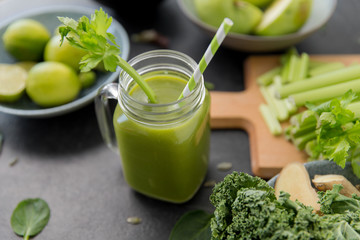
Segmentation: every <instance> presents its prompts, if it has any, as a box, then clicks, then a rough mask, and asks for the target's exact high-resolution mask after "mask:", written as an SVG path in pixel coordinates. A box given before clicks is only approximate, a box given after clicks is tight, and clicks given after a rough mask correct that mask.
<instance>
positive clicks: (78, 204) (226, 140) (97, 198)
mask: <svg viewBox="0 0 360 240" xmlns="http://www.w3.org/2000/svg"><path fill="white" fill-rule="evenodd" d="M29 2H31V4H30V3H28V1H25V0H23V1H19V0H17V1H16V0H0V21H1V18H4V17H6V16H9V15H10V14H11V13H12V12H16V11H20V10H24V9H26V8H29V7H31V6H33V5H36V4H42V3H43V2H46V3H48V1H41V0H34V1H29ZM62 2H63V3H64V2H73V3H74V4H85V3H84V1H62ZM140 3H141V1H140ZM91 4H92V5H94V6H98V3H91ZM5 5H6V8H5V7H4V6H5ZM101 5H102V4H101ZM139 6H140V5H139ZM124 8H125V7H124ZM19 9H20V10H19ZM157 10H158V11H156V12H154V13H153V18H152V17H149V16H148V17H147V19H146V21H145V24H144V22H143V23H142V24H138V23H137V22H136V21H135V20H134V16H135V15H136V14H138V10H134V9H128V11H129V12H133V15H132V14H126V15H127V16H126V17H125V14H120V13H121V12H120V11H112V12H111V13H112V14H113V16H114V17H115V18H116V19H117V20H119V22H120V23H121V24H123V26H124V27H125V29H126V30H127V31H128V33H129V36H131V34H133V33H136V32H138V31H140V30H143V29H148V28H155V29H156V30H158V31H159V32H161V33H162V34H164V35H166V36H167V37H169V39H170V45H169V48H171V49H174V50H178V51H181V52H184V53H186V54H188V55H190V56H191V57H193V58H194V59H195V60H196V61H198V60H199V59H200V58H201V56H202V54H203V52H204V51H205V49H206V47H207V45H208V44H209V40H210V39H209V37H208V36H207V35H206V34H204V33H203V32H201V31H200V30H199V29H197V28H196V27H195V26H193V25H192V24H191V22H190V21H189V20H187V19H186V18H185V16H183V15H182V13H181V12H180V9H179V7H178V6H177V4H176V1H175V0H164V1H163V2H162V4H161V5H160V6H159V8H158V9H157ZM121 11H123V10H121ZM359 11H360V1H358V0H347V1H343V0H339V2H338V6H337V9H336V11H335V14H334V16H333V17H332V18H331V20H330V22H329V23H328V25H327V26H325V27H324V28H323V29H321V30H320V31H319V32H318V33H316V34H314V35H313V36H311V37H310V38H309V39H307V40H305V41H304V42H302V43H301V44H298V45H297V48H298V50H299V51H306V52H308V53H310V54H358V53H359V52H360V45H359V39H360V29H359V27H358V24H359V22H360V16H359ZM117 13H118V14H117ZM121 16H122V17H121ZM135 19H136V17H135ZM156 48H158V47H157V46H155V45H151V44H139V43H133V42H132V43H131V50H130V57H133V56H135V55H137V54H139V53H142V52H144V51H147V50H151V49H156ZM280 53H281V52H280ZM247 56H248V54H246V53H241V52H236V51H232V50H230V49H226V48H223V47H222V48H220V49H219V51H218V52H217V54H216V56H215V57H214V59H213V60H212V62H211V64H210V65H209V67H208V69H207V70H206V72H205V79H206V80H207V81H209V82H212V83H214V84H215V86H216V90H224V91H241V90H243V89H244V85H243V60H244V59H245V58H246V57H247ZM0 131H1V132H2V133H3V134H4V137H5V142H4V146H3V150H2V152H1V155H0V239H11V240H13V239H14V240H15V239H20V238H19V237H17V236H15V234H13V232H12V230H11V228H10V224H9V221H10V216H11V213H12V210H13V209H14V208H15V206H16V204H17V203H18V202H19V201H21V200H22V199H24V198H29V197H41V198H43V199H45V200H46V201H47V202H48V203H49V205H50V208H51V218H50V222H49V224H48V226H47V227H46V228H45V229H44V231H43V232H42V233H41V234H40V235H38V236H37V237H36V238H35V239H37V240H42V239H46V240H58V239H66V240H72V239H76V240H82V239H95V240H105V239H106V240H112V239H118V240H130V239H138V240H145V239H146V240H147V239H149V240H152V239H157V240H163V239H168V236H169V233H170V231H171V228H172V227H173V225H174V224H175V222H176V221H177V219H178V218H179V217H180V216H181V215H182V214H183V213H185V212H187V211H189V210H193V209H204V210H207V211H211V210H212V206H211V205H210V203H209V201H208V197H209V195H210V193H211V188H201V189H200V191H199V192H198V194H196V196H195V197H194V198H193V199H192V200H191V201H189V202H188V203H185V204H180V205H176V204H170V203H165V202H161V201H157V200H153V199H150V198H147V197H144V196H142V195H140V194H138V193H135V192H134V191H132V190H131V189H130V188H129V187H128V186H127V185H126V183H125V182H124V180H123V176H122V173H121V164H120V161H119V159H118V157H117V156H116V155H115V154H114V153H113V152H111V151H110V150H109V149H108V148H107V147H106V146H105V145H104V143H103V141H102V139H101V136H100V133H99V129H98V127H97V122H96V119H95V114H94V106H93V104H90V105H89V106H87V107H85V108H83V109H81V110H78V111H76V112H74V113H70V114H67V115H64V116H60V117H55V118H49V119H27V118H19V117H14V116H10V115H6V114H3V113H0ZM211 137H212V139H211V158H210V167H209V171H208V176H207V179H208V180H216V181H220V180H222V179H223V177H224V176H225V175H226V174H227V173H229V172H230V171H228V172H220V171H218V170H217V169H216V165H217V163H219V162H223V161H230V162H232V163H233V169H232V170H236V171H243V172H247V173H251V166H250V154H249V143H248V136H247V134H246V133H245V132H244V131H242V130H214V131H213V132H212V136H211ZM14 158H18V162H17V164H16V165H14V166H10V165H9V164H10V163H11V162H12V161H13V159H14ZM129 216H138V217H141V218H142V219H143V221H142V223H141V224H139V225H130V224H128V223H127V222H126V218H127V217H129Z"/></svg>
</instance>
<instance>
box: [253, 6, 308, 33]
mask: <svg viewBox="0 0 360 240" xmlns="http://www.w3.org/2000/svg"><path fill="white" fill-rule="evenodd" d="M311 6H312V0H275V1H274V2H273V3H272V4H271V5H270V6H269V7H268V8H267V9H266V10H265V12H264V15H263V18H262V20H261V22H260V23H259V25H258V26H257V27H256V29H255V34H257V35H262V36H278V35H284V34H289V33H294V32H296V31H298V30H299V29H300V28H301V27H302V26H303V25H304V23H305V22H306V20H307V19H308V17H309V15H310V11H311Z"/></svg>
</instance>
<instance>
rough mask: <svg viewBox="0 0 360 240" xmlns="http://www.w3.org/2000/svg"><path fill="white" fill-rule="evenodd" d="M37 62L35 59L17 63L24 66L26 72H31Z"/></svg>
mask: <svg viewBox="0 0 360 240" xmlns="http://www.w3.org/2000/svg"><path fill="white" fill-rule="evenodd" d="M35 64H37V62H33V61H23V62H17V63H15V65H17V66H19V67H22V68H23V69H24V70H25V71H26V72H29V71H30V69H31V68H32V67H33V66H35Z"/></svg>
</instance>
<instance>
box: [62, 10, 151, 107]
mask: <svg viewBox="0 0 360 240" xmlns="http://www.w3.org/2000/svg"><path fill="white" fill-rule="evenodd" d="M58 19H59V20H60V22H62V23H63V24H64V26H61V27H60V28H59V33H60V34H61V43H62V42H63V41H64V39H65V38H66V39H67V40H68V41H69V42H70V44H71V45H73V46H75V47H78V48H81V49H84V50H86V51H87V52H88V53H87V54H86V55H85V56H84V57H83V58H82V60H81V62H80V69H81V71H90V70H91V69H93V68H95V67H96V66H97V65H98V64H99V63H101V62H103V63H104V68H105V69H106V70H108V71H112V72H114V71H115V70H116V68H117V67H118V66H120V67H121V68H122V69H123V70H124V71H125V72H127V73H128V74H129V75H130V76H131V77H132V78H133V79H134V80H135V81H136V83H137V84H138V85H139V86H140V87H141V88H142V89H143V91H144V92H145V94H146V95H147V97H148V98H149V101H150V102H151V103H156V96H155V94H154V92H153V90H152V89H151V88H150V87H149V85H148V84H147V83H146V82H145V81H144V80H143V79H142V77H141V76H140V75H139V74H138V73H137V72H136V71H135V69H134V68H133V67H131V66H130V64H128V63H127V62H126V61H125V60H124V59H123V58H121V57H120V46H119V45H118V44H117V43H116V41H115V36H114V35H113V34H111V33H109V32H107V30H108V28H109V27H110V26H111V23H112V17H108V15H107V14H106V13H105V12H104V11H103V10H102V9H101V8H100V9H99V10H95V13H94V14H92V15H91V19H89V18H87V17H86V16H82V17H81V18H80V19H79V20H78V21H76V20H74V19H72V18H69V17H58Z"/></svg>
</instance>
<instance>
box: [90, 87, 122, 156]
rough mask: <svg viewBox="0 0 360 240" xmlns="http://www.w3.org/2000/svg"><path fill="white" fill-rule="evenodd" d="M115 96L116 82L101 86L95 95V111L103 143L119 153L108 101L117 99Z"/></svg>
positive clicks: (116, 90) (116, 91) (116, 93)
mask: <svg viewBox="0 0 360 240" xmlns="http://www.w3.org/2000/svg"><path fill="white" fill-rule="evenodd" d="M117 97H118V84H117V83H109V84H106V85H104V86H103V87H101V88H100V89H99V91H98V94H97V96H96V97H95V112H96V117H97V120H98V124H99V128H100V132H101V135H102V137H103V139H104V141H105V144H106V145H107V146H108V147H109V148H110V149H111V150H113V151H114V152H116V153H119V149H118V147H117V141H116V136H115V131H114V126H113V123H112V111H111V110H110V106H109V101H108V100H109V99H117Z"/></svg>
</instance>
